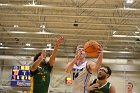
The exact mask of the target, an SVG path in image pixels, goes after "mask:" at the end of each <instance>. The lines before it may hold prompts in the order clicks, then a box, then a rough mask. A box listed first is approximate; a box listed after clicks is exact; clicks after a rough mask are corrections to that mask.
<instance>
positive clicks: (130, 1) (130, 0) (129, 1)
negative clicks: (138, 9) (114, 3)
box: [126, 0, 134, 4]
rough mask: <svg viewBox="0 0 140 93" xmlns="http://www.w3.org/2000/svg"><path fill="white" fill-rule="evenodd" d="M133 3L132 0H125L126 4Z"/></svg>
mask: <svg viewBox="0 0 140 93" xmlns="http://www.w3.org/2000/svg"><path fill="white" fill-rule="evenodd" d="M133 2H134V0H127V1H126V3H128V4H131V3H133Z"/></svg>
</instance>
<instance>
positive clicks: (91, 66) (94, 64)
mask: <svg viewBox="0 0 140 93" xmlns="http://www.w3.org/2000/svg"><path fill="white" fill-rule="evenodd" d="M102 59H103V52H102V50H101V51H100V52H99V54H98V58H97V61H96V62H93V61H90V62H89V64H88V65H89V71H90V72H91V73H92V72H95V71H97V70H98V69H99V68H100V66H101V65H102Z"/></svg>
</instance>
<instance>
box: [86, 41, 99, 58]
mask: <svg viewBox="0 0 140 93" xmlns="http://www.w3.org/2000/svg"><path fill="white" fill-rule="evenodd" d="M84 50H85V53H86V55H87V56H89V57H95V56H97V54H98V52H99V51H101V47H100V44H99V43H98V42H96V41H95V40H90V41H87V42H86V43H85V45H84Z"/></svg>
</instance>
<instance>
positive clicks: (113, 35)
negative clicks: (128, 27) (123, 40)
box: [113, 35, 127, 37]
mask: <svg viewBox="0 0 140 93" xmlns="http://www.w3.org/2000/svg"><path fill="white" fill-rule="evenodd" d="M113 37H127V35H113Z"/></svg>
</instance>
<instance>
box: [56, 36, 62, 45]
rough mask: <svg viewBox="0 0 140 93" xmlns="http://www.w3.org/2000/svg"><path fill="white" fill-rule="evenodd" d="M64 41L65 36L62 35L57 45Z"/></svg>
mask: <svg viewBox="0 0 140 93" xmlns="http://www.w3.org/2000/svg"><path fill="white" fill-rule="evenodd" d="M63 41H64V37H63V36H61V37H60V38H59V39H57V41H56V45H57V46H59V45H60V44H61V43H62V42H63Z"/></svg>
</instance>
